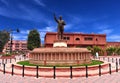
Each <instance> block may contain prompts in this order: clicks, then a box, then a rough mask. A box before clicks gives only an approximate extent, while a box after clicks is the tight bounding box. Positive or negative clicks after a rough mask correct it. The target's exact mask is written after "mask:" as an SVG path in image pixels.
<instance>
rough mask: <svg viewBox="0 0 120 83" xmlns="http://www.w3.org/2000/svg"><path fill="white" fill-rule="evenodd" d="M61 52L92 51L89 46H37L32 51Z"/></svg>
mask: <svg viewBox="0 0 120 83" xmlns="http://www.w3.org/2000/svg"><path fill="white" fill-rule="evenodd" d="M47 52H51V53H53V52H54V53H56V52H57V53H59V52H63V53H64V52H90V51H89V50H88V49H87V48H65V47H63V48H35V49H34V50H33V51H31V52H30V53H47Z"/></svg>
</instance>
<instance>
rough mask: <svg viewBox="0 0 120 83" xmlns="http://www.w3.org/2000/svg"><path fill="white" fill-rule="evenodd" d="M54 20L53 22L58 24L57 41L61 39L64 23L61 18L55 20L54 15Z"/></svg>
mask: <svg viewBox="0 0 120 83" xmlns="http://www.w3.org/2000/svg"><path fill="white" fill-rule="evenodd" d="M54 19H55V21H56V22H57V23H58V28H57V29H58V34H57V35H58V40H62V39H63V32H64V25H66V24H65V22H64V20H62V16H60V17H59V19H57V18H56V15H55V14H54Z"/></svg>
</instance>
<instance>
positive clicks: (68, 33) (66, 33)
mask: <svg viewBox="0 0 120 83" xmlns="http://www.w3.org/2000/svg"><path fill="white" fill-rule="evenodd" d="M49 34H51V35H52V34H53V35H56V34H57V32H47V33H46V35H49ZM64 34H65V35H99V36H106V34H95V33H91V34H90V33H89V34H88V33H79V32H74V33H72V32H65V33H64Z"/></svg>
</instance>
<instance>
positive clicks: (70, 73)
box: [70, 66, 72, 79]
mask: <svg viewBox="0 0 120 83" xmlns="http://www.w3.org/2000/svg"><path fill="white" fill-rule="evenodd" d="M70 78H71V79H72V66H70Z"/></svg>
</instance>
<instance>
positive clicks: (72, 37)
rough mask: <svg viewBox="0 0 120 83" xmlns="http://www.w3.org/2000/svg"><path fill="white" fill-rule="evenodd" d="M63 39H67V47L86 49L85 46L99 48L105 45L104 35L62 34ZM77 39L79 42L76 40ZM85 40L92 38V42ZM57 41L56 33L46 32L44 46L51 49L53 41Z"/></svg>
mask: <svg viewBox="0 0 120 83" xmlns="http://www.w3.org/2000/svg"><path fill="white" fill-rule="evenodd" d="M64 37H66V38H67V37H69V39H68V40H67V45H68V47H87V46H94V45H97V46H101V47H104V46H105V45H106V35H105V34H93V33H92V34H84V33H64ZM77 38H79V40H76V39H77ZM85 38H92V40H85ZM55 40H57V33H54V32H48V33H46V35H45V40H44V41H45V46H46V47H53V43H54V41H55Z"/></svg>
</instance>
